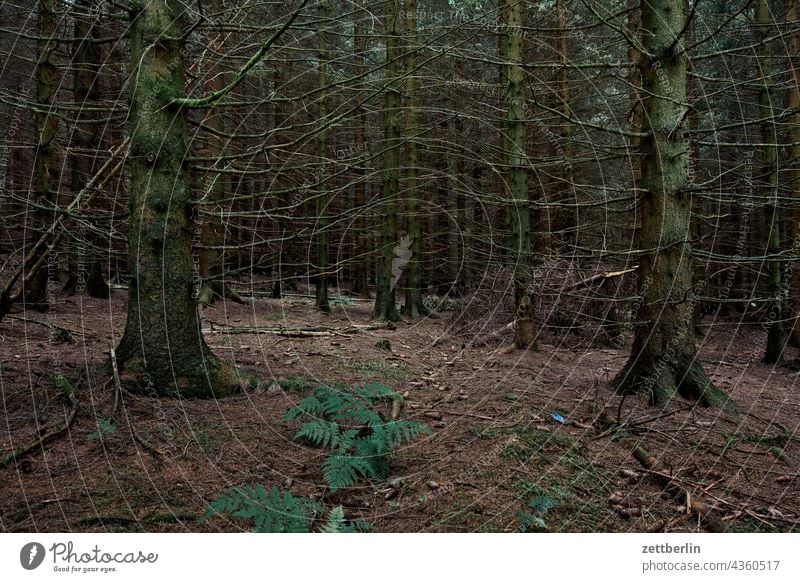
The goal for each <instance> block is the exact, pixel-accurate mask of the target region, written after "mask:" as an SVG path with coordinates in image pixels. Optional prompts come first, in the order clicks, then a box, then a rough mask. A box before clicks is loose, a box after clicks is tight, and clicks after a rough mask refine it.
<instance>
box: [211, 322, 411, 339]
mask: <svg viewBox="0 0 800 582" xmlns="http://www.w3.org/2000/svg"><path fill="white" fill-rule="evenodd" d="M210 323H211V324H212V330H211V331H212V333H221V334H238V333H245V334H253V335H279V336H283V337H295V338H302V337H327V336H335V335H352V334H355V333H360V332H362V331H374V330H378V329H395V326H394V324H392V323H377V324H371V325H352V326H348V327H330V326H320V327H305V328H299V327H232V326H231V327H228V326H223V325H221V324H219V323H214V322H210ZM215 325H217V326H220V327H222V328H223V329H214V328H213V326H215Z"/></svg>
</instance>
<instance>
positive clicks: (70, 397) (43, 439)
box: [0, 388, 78, 467]
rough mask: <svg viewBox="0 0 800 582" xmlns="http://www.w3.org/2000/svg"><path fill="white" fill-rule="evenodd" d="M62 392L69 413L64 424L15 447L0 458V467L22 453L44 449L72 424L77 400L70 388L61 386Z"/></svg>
mask: <svg viewBox="0 0 800 582" xmlns="http://www.w3.org/2000/svg"><path fill="white" fill-rule="evenodd" d="M62 394H64V396H65V397H66V399H67V401H68V402H69V404H70V410H69V413H68V414H67V418H66V419H65V421H64V425H63V426H60V427H58V428H54V429H52V430H50V431H49V432H47V433H45V434H44V435H42V436H40V437H38V438H37V439H35V440H33V441H31V442H30V443H28V444H27V445H24V446H21V447H17V448H16V449H14V450H13V451H11V452H10V453H8V454H7V455H5V456H4V457H3V458H2V459H0V467H5V466H6V465H10V464H11V463H13V462H14V461H15V460H17V459H19V458H20V457H22V456H23V455H27V454H28V453H30V452H31V451H33V450H35V449H39V448H41V449H44V445H45V444H47V443H48V442H50V441H51V440H53V439H54V438H56V437H57V436H59V435H61V434H63V433H65V432H67V431H68V430H69V428H70V427H71V426H72V423H73V422H75V417H76V416H77V414H78V400H77V399H76V398H75V395H74V394H73V393H72V392H71V391H70V390H67V389H64V388H62Z"/></svg>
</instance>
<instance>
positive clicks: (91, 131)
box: [64, 0, 111, 299]
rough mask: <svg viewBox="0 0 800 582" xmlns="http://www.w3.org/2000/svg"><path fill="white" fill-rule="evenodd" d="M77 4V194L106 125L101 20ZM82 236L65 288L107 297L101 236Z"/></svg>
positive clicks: (84, 1) (85, 1) (86, 4)
mask: <svg viewBox="0 0 800 582" xmlns="http://www.w3.org/2000/svg"><path fill="white" fill-rule="evenodd" d="M75 7H76V8H77V9H78V11H79V12H82V13H83V14H79V15H76V16H75V26H74V31H75V38H76V39H81V40H80V41H79V42H77V43H76V44H75V49H74V52H73V56H72V68H73V76H72V85H73V86H72V92H73V95H74V96H75V103H77V104H78V106H79V107H80V110H79V111H78V112H77V113H76V114H75V125H74V127H73V129H72V146H73V147H71V148H70V149H71V150H72V152H73V153H72V155H71V158H72V160H71V161H72V168H71V170H72V178H71V185H70V186H71V189H72V192H73V193H75V194H77V193H78V192H80V191H81V190H83V188H84V187H85V186H86V182H88V181H89V180H90V179H91V177H92V176H93V175H94V173H95V171H96V167H97V161H98V157H99V150H100V143H101V141H102V139H101V130H102V125H101V124H100V123H98V122H97V117H98V114H97V113H96V112H94V111H92V108H96V107H97V106H98V101H99V95H100V86H99V85H100V76H99V73H100V60H101V59H100V48H99V46H98V44H97V43H95V42H93V41H94V36H95V32H96V28H95V27H96V24H97V23H96V22H95V21H94V20H92V17H91V16H89V14H90V12H91V2H90V1H89V0H77V1H76V2H75ZM86 218H88V217H86ZM78 238H79V239H80V242H79V243H78V245H77V247H76V248H75V249H74V250H73V251H72V252H71V257H70V280H69V281H68V282H67V284H66V285H65V287H64V288H65V289H68V290H73V289H74V290H75V291H77V292H79V293H80V292H82V291H83V289H84V288H85V289H86V291H87V293H88V294H89V296H90V297H96V298H100V299H106V298H108V297H109V295H110V292H111V290H110V289H109V287H108V283H106V281H105V277H104V274H106V269H104V268H103V265H102V263H101V262H100V261H99V260H97V259H96V258H94V257H93V249H92V247H93V246H97V245H99V244H100V242H101V239H100V238H99V237H97V236H96V235H94V234H92V233H91V232H88V231H86V229H83V228H81V229H80V231H79V237H78ZM87 261H89V265H88V267H87V265H86V262H87Z"/></svg>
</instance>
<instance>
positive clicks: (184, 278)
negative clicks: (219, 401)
mask: <svg viewBox="0 0 800 582" xmlns="http://www.w3.org/2000/svg"><path fill="white" fill-rule="evenodd" d="M183 10H184V8H183V3H182V2H181V1H180V0H142V1H141V2H140V3H139V4H138V5H137V8H136V10H134V11H133V12H132V13H131V24H130V42H131V70H132V73H131V79H132V83H133V85H132V88H131V92H132V93H131V107H130V132H131V146H130V158H129V160H130V168H131V186H130V187H131V224H130V233H129V242H128V245H129V268H130V279H129V293H128V318H127V323H126V326H125V333H124V335H123V337H122V340H121V341H120V343H119V346H118V348H117V351H116V353H117V358H118V364H119V367H120V372H121V374H122V376H121V377H122V379H123V381H124V382H125V383H126V384H127V385H128V388H129V389H131V390H135V391H138V392H141V393H145V394H151V395H158V396H166V395H170V396H185V397H207V398H210V397H219V396H225V395H227V394H230V393H233V392H235V391H237V389H238V387H239V385H238V382H237V381H236V374H235V373H234V371H233V370H232V369H231V368H229V367H228V366H227V365H225V364H223V363H222V362H221V361H219V360H218V359H217V358H216V357H215V356H214V354H213V353H212V352H211V350H210V349H209V347H208V346H207V345H206V342H205V340H204V339H203V334H202V331H201V325H200V319H199V316H198V311H197V304H196V303H195V301H194V299H193V294H194V292H195V291H196V289H194V287H195V285H196V281H195V278H194V273H193V261H192V252H191V251H192V241H191V226H192V223H191V216H192V214H193V212H192V205H191V189H190V187H189V176H188V170H187V159H186V158H187V155H188V144H187V133H186V132H187V116H186V110H185V109H183V108H180V107H177V106H175V105H174V104H173V103H172V100H173V99H175V98H178V97H182V96H183V93H184V84H185V78H184V62H183V57H182V54H181V50H182V46H181V44H182V43H181V41H180V39H181V37H182V28H181V21H182V12H183Z"/></svg>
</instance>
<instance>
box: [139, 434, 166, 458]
mask: <svg viewBox="0 0 800 582" xmlns="http://www.w3.org/2000/svg"><path fill="white" fill-rule="evenodd" d="M131 434H132V435H133V440H135V441H136V442H137V443H139V444H140V445H142V447H144V448H145V449H147V451H149V452H150V453H152V454H153V455H154V456H155V457H156V458H158V459H163V458H164V457H165V455H164V452H163V451H161V450H160V449H158V448H157V447H155V446H153V445H151V444H150V443H148V442H147V441H146V440H144V439H143V438H142V437H140V436H139V435H138V433H137V432H136V431H135V430H133V427H131Z"/></svg>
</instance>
